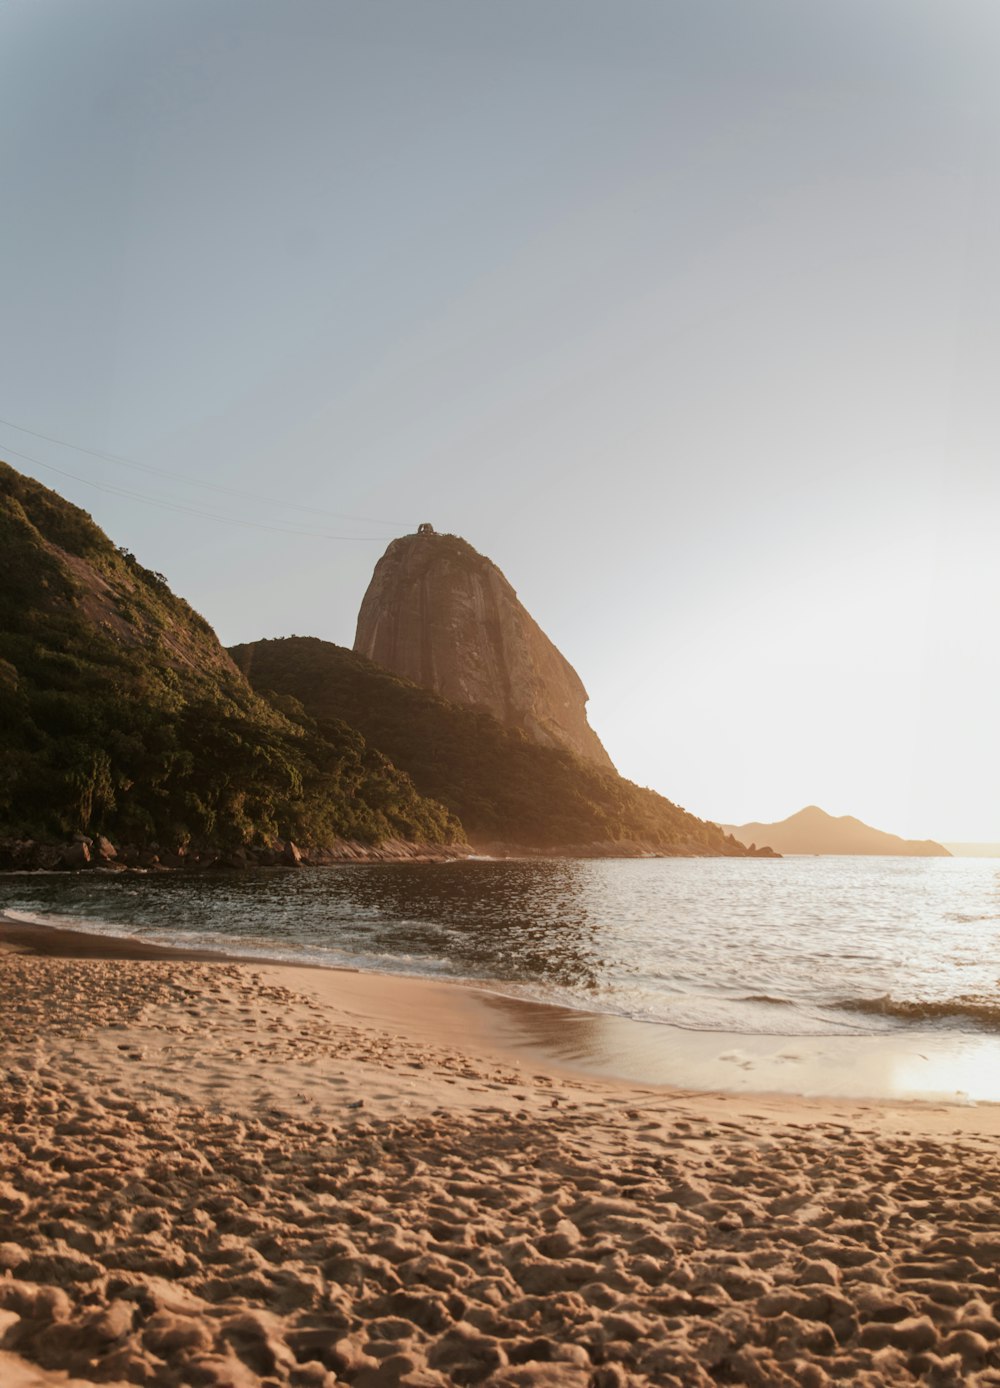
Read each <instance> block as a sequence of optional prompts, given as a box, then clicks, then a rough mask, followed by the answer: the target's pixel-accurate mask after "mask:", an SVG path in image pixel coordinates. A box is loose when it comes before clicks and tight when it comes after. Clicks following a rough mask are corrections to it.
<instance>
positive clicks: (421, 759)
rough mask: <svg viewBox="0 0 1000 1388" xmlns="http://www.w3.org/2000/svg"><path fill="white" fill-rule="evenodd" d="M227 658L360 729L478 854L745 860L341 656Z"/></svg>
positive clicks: (242, 653) (687, 823) (658, 800)
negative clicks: (611, 848)
mask: <svg viewBox="0 0 1000 1388" xmlns="http://www.w3.org/2000/svg"><path fill="white" fill-rule="evenodd" d="M230 654H231V655H232V656H233V658H234V660H235V661H236V663H237V665H239V667H240V669H241V670H243V671H244V672H245V674H246V675H247V678H248V679H249V680H250V682H251V683H252V684H253V685H254V687H255V688H257V689H258V690H260V691H265V690H267V691H276V692H277V694H279V695H283V696H292V697H294V698H295V699H297V700H300V701H301V704H302V705H303V706H304V708H305V709H306V711H307V712H308V713H309V714H310V715H311V716H312V717H313V718H315V719H316V722H317V726H318V727H319V728H320V729H321V730H323V731H325V730H326V728H327V727H328V726H329V720H331V719H343V720H344V722H346V723H349V724H350V725H351V726H352V727H356V728H358V729H360V731H361V732H362V734H363V736H364V737H365V739H366V741H367V742H369V743H370V744H371V745H372V746H375V747H378V748H379V749H380V750H381V751H382V752H384V753H385V755H386V756H387V757H389V758H390V759H391V761H392V762H393V763H394V765H396V766H399V767H402V768H404V769H405V770H406V771H407V772H409V774H410V776H412V778H413V781H414V783H415V785H416V786H417V788H418V789H419V790H420V791H421V793H422V794H424V795H429V796H431V797H433V799H435V800H440V801H441V802H442V803H443V804H445V805H447V807H448V809H449V810H451V811H452V813H453V814H455V815H457V816H458V817H459V819H460V820H461V821H462V824H463V825H464V827H465V830H466V832H467V833H468V834H469V835H470V836H471V837H472V838H473V839H474V840H476V841H477V842H479V843H484V842H489V841H500V842H503V843H506V844H511V845H522V846H526V847H533V848H539V849H545V850H549V851H553V850H559V849H564V850H570V849H584V848H586V847H587V846H589V845H614V844H621V845H623V847H624V846H626V845H630V844H631V845H636V846H639V847H642V848H645V849H647V850H652V851H656V852H661V853H694V854H709V853H716V854H727V855H733V856H742V855H743V854H745V852H746V850H745V849H744V848H743V846H742V845H740V844H737V843H736V841H735V840H734V839H732V838H731V837H730V836H729V835H727V834H724V833H723V832H722V831H721V830H720V829H719V828H718V826H717V825H715V824H708V823H706V822H705V821H703V820H700V819H696V818H695V817H694V815H690V814H688V813H686V811H684V810H682V809H679V808H678V806H676V805H674V804H672V803H671V802H670V801H669V800H666V799H664V797H663V796H662V795H657V794H656V793H655V792H654V791H651V790H645V789H643V788H642V787H640V786H637V785H634V784H633V783H632V782H631V781H626V780H625V779H624V778H623V777H621V776H618V775H616V774H615V773H614V772H606V771H602V770H600V769H599V768H598V767H596V766H594V765H592V764H591V763H590V762H586V761H583V760H581V759H580V758H579V757H576V756H575V755H574V754H573V753H572V752H569V751H562V750H558V749H555V748H551V747H541V746H539V745H538V744H537V743H534V742H530V741H529V740H528V739H527V738H526V737H525V736H524V735H523V734H521V733H519V732H516V731H512V730H508V729H506V728H504V727H502V726H501V724H500V723H498V722H497V721H496V719H494V718H493V717H492V716H491V715H490V714H488V713H481V712H477V711H476V710H475V709H470V708H463V707H459V706H458V705H455V704H451V703H448V702H447V701H446V700H444V699H442V698H440V697H439V696H438V695H436V694H433V693H431V692H430V691H428V690H425V689H421V688H419V687H418V686H416V685H414V684H411V683H410V682H409V681H408V680H405V679H401V678H399V677H398V676H396V675H393V674H391V673H390V672H389V671H387V670H384V669H383V668H382V667H381V666H379V665H375V664H374V663H373V662H372V661H370V660H365V659H364V658H363V657H362V656H358V655H355V654H354V653H353V652H352V651H348V650H345V649H344V648H343V647H341V646H335V645H332V644H331V643H330V642H327V641H319V640H316V639H314V638H312V637H300V636H293V637H288V638H286V639H285V640H277V641H256V642H252V643H250V644H248V645H243V646H234V647H233V648H232V650H231V652H230Z"/></svg>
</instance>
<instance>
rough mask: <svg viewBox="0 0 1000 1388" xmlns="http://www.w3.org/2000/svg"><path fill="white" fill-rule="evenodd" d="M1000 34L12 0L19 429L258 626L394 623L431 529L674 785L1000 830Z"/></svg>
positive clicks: (206, 590) (625, 757)
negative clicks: (472, 553) (374, 601)
mask: <svg viewBox="0 0 1000 1388" xmlns="http://www.w3.org/2000/svg"><path fill="white" fill-rule="evenodd" d="M998 65H1000V7H998V6H997V5H996V3H995V0H949V3H948V4H941V3H940V0H835V2H834V0H816V3H809V4H803V3H802V0H602V3H595V0H502V2H501V0H489V2H488V3H487V0H315V2H314V0H282V3H280V4H278V3H274V0H267V3H258V0H232V2H230V0H143V3H138V4H137V3H135V0H88V3H87V4H85V5H82V4H80V3H79V0H43V2H42V3H38V0H3V3H2V4H0V173H2V178H3V190H4V196H3V214H2V216H0V315H2V322H3V325H4V331H3V334H2V342H0V419H2V420H3V421H4V422H3V423H0V457H2V458H4V459H5V460H6V461H8V462H9V463H11V464H12V465H13V466H14V467H17V468H19V469H20V470H21V471H24V472H26V473H29V474H30V475H32V476H34V477H37V478H38V479H39V480H40V481H43V482H45V483H46V484H47V485H49V486H52V487H54V488H55V489H56V490H58V491H59V492H61V493H62V494H63V495H64V496H67V497H68V498H70V499H71V500H72V501H74V502H76V503H77V504H79V505H81V506H83V507H85V509H87V510H88V511H89V512H90V513H91V514H92V515H93V516H94V518H95V519H96V520H97V521H98V523H99V524H100V525H101V526H102V527H103V528H104V529H105V530H106V531H107V532H108V533H109V534H110V535H111V537H112V538H113V539H114V540H115V541H116V543H119V544H122V545H125V546H126V547H128V548H129V549H131V550H133V551H134V552H135V553H136V554H137V555H138V557H139V558H140V559H141V561H142V562H143V563H144V564H146V565H147V566H148V567H150V568H153V569H156V570H158V571H161V572H163V573H164V574H165V575H166V576H167V578H168V579H169V581H170V583H171V585H172V587H173V588H174V589H175V591H177V592H179V593H181V594H182V595H183V596H184V597H186V598H187V599H188V600H189V601H190V602H191V603H192V604H193V605H194V606H195V607H196V608H197V609H198V610H199V611H201V612H202V613H203V614H204V615H205V616H206V617H207V618H208V619H209V620H210V621H211V622H212V623H213V625H214V626H215V628H216V630H217V631H218V633H219V635H220V637H221V638H222V640H223V641H225V642H226V643H233V642H237V641H247V640H253V639H256V638H259V637H264V636H280V635H289V634H293V633H295V634H299V635H314V636H319V637H323V638H325V639H328V640H332V641H336V642H339V643H341V644H345V645H350V644H351V643H352V641H353V637H354V625H355V620H356V616H357V609H358V606H359V604H360V601H361V598H362V595H363V593H364V591H365V588H366V586H367V583H368V579H369V577H370V575H371V570H372V568H373V566H374V564H375V562H376V560H377V559H378V557H379V555H380V554H381V553H382V551H383V549H384V547H385V545H386V543H387V542H388V541H389V540H390V539H391V538H393V537H394V536H395V535H398V534H404V533H407V532H410V531H412V530H414V529H415V528H416V526H417V524H418V523H419V522H421V521H425V520H426V521H430V522H432V523H433V524H434V525H435V527H436V528H437V529H438V530H444V531H452V532H454V533H457V534H461V535H463V536H464V537H465V538H466V539H467V540H469V541H470V542H471V543H472V544H473V545H474V546H475V547H476V548H477V549H479V550H480V551H482V552H483V553H485V554H487V555H489V556H490V557H491V558H492V559H493V560H494V561H495V562H496V563H497V564H498V565H499V566H500V568H501V569H502V570H503V571H504V573H505V574H506V575H507V577H508V578H509V579H510V581H511V582H512V584H513V585H514V587H515V588H516V589H517V591H518V594H519V596H520V598H521V600H522V601H523V602H524V604H525V605H526V606H527V608H528V609H529V611H530V612H531V613H532V614H533V616H534V617H535V618H536V619H537V620H538V621H539V623H540V624H541V626H542V627H543V629H544V630H545V631H546V632H547V633H548V635H549V636H550V637H551V638H552V639H553V641H555V643H556V645H557V646H559V648H560V649H561V650H562V651H563V653H564V654H565V655H566V656H567V658H568V659H569V660H570V661H571V662H572V663H573V664H574V666H575V667H576V668H577V670H578V671H579V673H580V674H581V676H582V678H583V680H584V683H585V684H586V686H587V688H588V690H589V693H590V705H589V713H590V719H591V722H592V724H593V726H594V727H595V728H596V729H597V731H598V733H599V734H600V736H601V737H602V739H603V740H604V743H605V745H606V746H607V748H608V750H609V752H610V754H611V756H612V758H613V759H614V761H615V763H616V764H617V766H618V767H619V769H620V770H621V771H622V772H623V773H624V774H625V775H627V776H629V777H630V778H632V779H634V780H636V781H638V782H640V783H641V784H643V785H651V786H653V787H654V788H655V789H657V790H659V791H661V792H663V793H664V794H666V795H668V796H669V797H670V798H671V799H672V800H674V801H676V802H677V803H679V804H681V805H684V806H685V807H686V808H687V809H690V810H692V811H693V812H694V813H696V814H698V815H701V816H703V817H706V818H710V819H715V820H718V821H720V822H728V823H742V822H744V821H746V820H750V819H755V820H764V821H770V820H774V819H778V818H782V817H784V816H785V815H787V814H789V813H792V812H793V811H795V810H797V809H799V808H801V807H802V806H803V805H806V804H811V803H815V804H819V805H821V806H822V807H823V808H824V809H826V810H828V811H829V812H830V813H834V814H854V815H857V816H858V817H859V818H862V819H864V820H866V821H868V822H870V823H873V824H875V825H877V826H878V827H880V828H883V829H887V830H890V831H892V832H896V833H900V834H904V835H907V836H914V837H934V838H938V839H943V840H946V841H948V840H989V841H998V840H1000V719H998V717H997V704H998V698H997V689H998V683H1000V681H998V676H1000V643H998V639H997V637H998V618H1000V546H998V543H997V518H998V502H1000V465H998V459H1000V391H998V389H997V382H998V368H1000V257H998V256H997V253H996V247H997V245H998V244H1000V177H998V175H1000V83H998V82H997V81H996V72H997V70H998ZM15 426H20V427H15ZM26 431H31V432H26ZM39 435H44V436H47V437H38V436H39Z"/></svg>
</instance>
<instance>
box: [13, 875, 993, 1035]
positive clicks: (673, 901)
mask: <svg viewBox="0 0 1000 1388" xmlns="http://www.w3.org/2000/svg"><path fill="white" fill-rule="evenodd" d="M0 906H2V909H3V910H4V911H5V912H7V913H8V914H12V915H15V916H19V917H21V918H22V919H27V920H37V921H42V922H48V923H51V924H62V925H70V926H76V927H78V928H83V929H87V930H91V931H98V932H106V933H109V934H114V935H136V936H140V937H142V938H144V939H149V940H153V941H158V942H161V943H164V944H172V945H178V946H201V947H209V948H213V949H220V950H223V951H228V952H232V953H238V954H241V955H253V956H260V957H263V958H270V959H274V960H283V961H288V962H296V963H314V964H326V965H335V966H345V965H346V966H350V967H355V968H359V969H364V970H374V971H384V972H388V973H394V974H416V975H420V976H423V977H433V978H436V979H449V980H455V981H462V982H472V983H477V984H481V985H485V986H486V987H488V988H489V989H491V990H493V991H495V992H497V993H499V994H505V995H507V996H511V997H517V998H522V999H531V1000H534V1001H538V1002H545V1003H556V1004H559V1005H561V1006H562V1007H565V1008H570V1009H579V1010H585V1011H588V1012H597V1013H604V1014H609V1015H617V1016H622V1017H628V1018H632V1019H635V1020H638V1021H651V1022H661V1023H668V1024H670V1025H672V1026H674V1027H678V1028H683V1029H685V1030H696V1031H718V1032H727V1033H736V1034H740V1035H773V1036H834V1035H845V1034H847V1035H878V1034H886V1033H893V1032H906V1031H908V1030H912V1029H914V1028H919V1029H921V1030H922V1031H928V1030H930V1031H936V1032H947V1033H963V1034H965V1033H978V1034H981V1033H1000V862H998V861H996V860H991V859H960V858H951V859H948V858H818V857H815V858H812V857H811V858H784V859H779V860H775V861H768V860H745V859H718V858H695V859H688V858H683V859H677V858H673V859H655V860H654V859H645V860H625V859H600V860H572V859H556V860H543V861H509V860H508V861H489V860H474V861H466V862H455V863H417V864H413V863H397V864H364V865H345V866H340V867H334V868H323V869H319V868H316V869H309V868H304V869H301V870H298V871H292V872H287V871H255V872H243V873H232V874H229V873H225V874H204V875H199V876H195V875H190V876H188V875H183V874H179V873H178V874H167V873H161V874H155V873H150V874H145V875H135V874H121V875H110V874H107V875H102V874H91V875H83V874H81V875H74V876H69V875H62V874H14V875H8V876H4V877H2V878H0Z"/></svg>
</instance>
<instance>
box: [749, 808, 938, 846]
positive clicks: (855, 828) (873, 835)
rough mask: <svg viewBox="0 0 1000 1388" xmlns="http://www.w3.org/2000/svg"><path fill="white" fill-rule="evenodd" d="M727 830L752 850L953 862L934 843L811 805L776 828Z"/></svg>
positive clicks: (756, 825) (756, 826) (755, 826)
mask: <svg viewBox="0 0 1000 1388" xmlns="http://www.w3.org/2000/svg"><path fill="white" fill-rule="evenodd" d="M722 827H723V829H724V830H725V831H726V832H727V833H729V834H732V836H733V838H734V839H737V840H738V841H739V842H740V843H744V844H746V845H747V847H749V846H750V845H751V844H758V843H766V844H770V846H771V847H772V848H773V849H774V850H775V851H776V852H777V853H832V854H847V855H854V854H858V855H871V856H873V857H876V856H882V857H901V858H902V857H905V858H950V857H951V854H950V853H949V852H948V850H947V848H945V847H944V846H943V845H942V844H940V843H935V842H934V841H933V839H901V838H899V836H898V835H896V834H887V833H885V831H884V830H882V829H873V828H872V826H871V825H870V824H863V823H862V822H861V820H860V819H855V818H854V816H853V815H840V816H839V817H838V816H835V815H830V814H827V813H826V811H825V810H821V809H820V808H819V806H818V805H807V806H806V808H805V809H804V810H799V812H798V814H793V815H789V816H788V818H787V819H780V820H778V822H777V823H776V824H760V823H751V824H724V825H723V826H722Z"/></svg>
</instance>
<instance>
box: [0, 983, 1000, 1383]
mask: <svg viewBox="0 0 1000 1388" xmlns="http://www.w3.org/2000/svg"><path fill="white" fill-rule="evenodd" d="M0 983H2V987H3V993H4V997H5V1004H4V1009H3V1015H2V1017H0V1046H2V1057H3V1070H4V1074H3V1092H2V1097H0V1371H2V1372H6V1373H7V1374H8V1377H7V1378H5V1379H3V1381H4V1382H5V1383H8V1382H9V1383H11V1384H21V1383H23V1384H24V1385H25V1388H28V1385H30V1384H34V1383H55V1382H62V1383H65V1382H66V1380H65V1378H54V1377H52V1375H54V1374H57V1373H58V1374H69V1375H71V1376H72V1377H73V1378H74V1379H75V1380H82V1381H83V1382H96V1383H119V1384H125V1383H127V1384H149V1385H156V1386H157V1388H159V1385H163V1388H168V1386H169V1388H174V1386H175V1385H176V1386H178V1388H179V1386H180V1385H185V1386H186V1385H191V1388H201V1386H202V1385H204V1386H205V1388H209V1386H210V1385H218V1386H219V1388H222V1385H231V1388H244V1385H246V1388H251V1385H252V1386H253V1388H257V1386H258V1385H267V1386H268V1388H274V1386H275V1385H286V1384H292V1385H301V1388H321V1386H322V1388H333V1385H335V1384H339V1383H348V1384H354V1385H357V1388H395V1385H397V1384H401V1385H412V1386H413V1388H431V1386H432V1385H442V1384H448V1383H456V1384H488V1385H496V1386H497V1388H499V1386H500V1385H522V1384H523V1385H550V1384H551V1385H579V1386H580V1388H620V1386H621V1385H627V1384H643V1383H652V1384H658V1385H660V1384H662V1385H709V1384H717V1383H735V1384H749V1385H761V1386H762V1388H764V1385H766V1386H767V1388H770V1386H771V1385H804V1386H805V1388H820V1386H821V1385H824V1384H827V1383H830V1382H836V1381H839V1382H841V1383H845V1384H858V1385H866V1384H890V1383H901V1384H910V1383H916V1382H919V1383H927V1384H934V1385H949V1384H954V1385H958V1384H965V1383H973V1384H984V1385H985V1384H993V1385H1000V1321H998V1318H1000V1281H998V1265H1000V1211H998V1206H997V1190H998V1188H1000V1186H998V1180H1000V1156H998V1153H997V1149H996V1146H995V1144H994V1143H993V1142H992V1141H989V1140H984V1139H981V1138H978V1137H977V1136H976V1134H975V1133H967V1134H957V1135H952V1136H949V1137H943V1136H935V1135H932V1136H928V1135H927V1134H926V1133H922V1132H921V1131H919V1125H918V1124H915V1125H914V1129H913V1131H910V1132H906V1133H896V1134H890V1133H887V1132H886V1131H884V1130H880V1128H879V1125H878V1122H877V1119H876V1118H872V1119H871V1120H870V1121H868V1122H867V1123H866V1124H863V1125H862V1124H855V1123H845V1122H842V1121H836V1120H835V1119H834V1118H832V1117H827V1118H823V1117H822V1115H814V1117H813V1119H812V1120H811V1121H809V1122H808V1123H801V1124H796V1123H793V1122H790V1121H782V1120H781V1119H780V1118H778V1119H775V1118H773V1117H767V1116H754V1115H752V1114H743V1115H741V1116H740V1117H739V1118H738V1119H733V1120H727V1119H725V1118H722V1119H720V1118H719V1116H718V1110H717V1109H712V1110H709V1109H707V1108H706V1107H705V1106H699V1103H698V1101H697V1100H696V1099H694V1098H687V1099H679V1098H677V1097H676V1096H669V1095H666V1094H665V1093H663V1092H662V1091H655V1090H646V1091H635V1090H631V1091H628V1092H626V1091H624V1090H615V1089H614V1088H613V1087H611V1086H607V1085H605V1086H598V1085H596V1084H595V1085H593V1086H590V1085H588V1084H586V1083H583V1082H578V1083H572V1082H570V1081H568V1080H566V1079H560V1078H559V1077H554V1076H552V1075H544V1074H539V1075H537V1076H526V1075H525V1074H523V1073H521V1072H519V1071H518V1070H517V1068H516V1067H515V1066H513V1065H505V1064H503V1063H502V1062H500V1061H497V1060H487V1059H484V1058H481V1057H480V1058H470V1057H469V1056H468V1055H463V1054H460V1053H458V1052H456V1051H455V1050H453V1049H450V1048H449V1047H448V1046H445V1045H433V1044H430V1043H427V1042H419V1043H418V1042H417V1041H414V1040H413V1039H412V1038H409V1039H408V1038H407V1037H406V1036H401V1035H394V1034H391V1033H389V1032H386V1031H380V1030H379V1029H378V1028H375V1027H371V1026H365V1025H364V1024H362V1023H359V1022H358V1021H357V1020H356V1019H353V1020H352V1019H348V1018H345V1017H344V1016H343V1015H339V1016H338V1015H337V1014H336V1013H335V1012H334V1010H332V1009H330V1008H324V1007H323V1006H322V1005H321V1004H320V1003H318V1002H317V1001H316V999H315V997H311V996H309V995H308V994H307V993H305V992H302V991H297V990H296V989H293V988H287V987H283V986H280V985H276V984H275V983H274V982H273V979H271V977H270V976H268V977H265V976H263V975H262V974H261V973H260V972H259V971H255V970H253V969H250V968H248V967H244V966H236V965H229V964H224V965H210V964H190V963H176V962H169V963H163V964H159V963H146V962H144V963H130V962H125V961H115V962H113V963H108V962H105V961H94V960H85V961H72V960H57V959H38V958H32V957H24V956H9V957H6V958H3V959H0ZM338 1080H339V1081H342V1082H343V1083H341V1084H339V1085H338V1083H337V1081H338ZM16 1374H22V1375H25V1376H24V1377H22V1378H18V1377H16V1376H15V1375H16ZM32 1375H34V1377H32Z"/></svg>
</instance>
